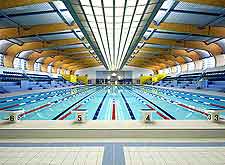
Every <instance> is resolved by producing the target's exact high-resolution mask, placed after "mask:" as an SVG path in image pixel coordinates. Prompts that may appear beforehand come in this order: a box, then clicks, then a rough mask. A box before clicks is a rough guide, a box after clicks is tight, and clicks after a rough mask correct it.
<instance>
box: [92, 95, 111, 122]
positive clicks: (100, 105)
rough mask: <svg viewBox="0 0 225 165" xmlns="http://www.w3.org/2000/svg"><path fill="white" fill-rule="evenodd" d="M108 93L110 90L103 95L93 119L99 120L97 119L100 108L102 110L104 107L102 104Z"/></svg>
mask: <svg viewBox="0 0 225 165" xmlns="http://www.w3.org/2000/svg"><path fill="white" fill-rule="evenodd" d="M107 95H108V92H106V93H105V95H104V96H103V98H102V101H101V102H100V104H99V106H98V108H97V110H96V111H95V114H94V116H93V119H92V120H97V119H98V115H99V112H100V110H101V108H102V104H103V103H104V101H105V98H106V96H107Z"/></svg>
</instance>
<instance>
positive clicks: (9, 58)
mask: <svg viewBox="0 0 225 165" xmlns="http://www.w3.org/2000/svg"><path fill="white" fill-rule="evenodd" d="M80 43H81V41H80V40H78V39H63V40H52V41H50V42H29V43H24V44H23V45H22V46H18V45H12V46H10V47H9V48H8V49H7V50H6V56H5V66H6V67H13V60H14V58H15V57H16V55H17V54H18V53H20V52H22V51H26V50H34V49H42V48H54V47H57V46H64V45H73V44H74V45H75V44H80Z"/></svg>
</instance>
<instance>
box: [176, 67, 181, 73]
mask: <svg viewBox="0 0 225 165" xmlns="http://www.w3.org/2000/svg"><path fill="white" fill-rule="evenodd" d="M176 73H177V74H180V73H181V66H180V65H177V66H176Z"/></svg>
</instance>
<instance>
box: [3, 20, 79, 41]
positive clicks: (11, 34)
mask: <svg viewBox="0 0 225 165" xmlns="http://www.w3.org/2000/svg"><path fill="white" fill-rule="evenodd" d="M78 28H79V27H78V26H77V25H76V24H75V25H71V26H68V25H67V24H65V23H55V24H47V25H34V26H31V27H30V28H28V29H24V28H22V27H18V28H5V29H0V34H1V35H0V40H4V39H9V38H20V37H29V36H36V35H40V34H48V33H53V32H60V31H64V30H73V29H78Z"/></svg>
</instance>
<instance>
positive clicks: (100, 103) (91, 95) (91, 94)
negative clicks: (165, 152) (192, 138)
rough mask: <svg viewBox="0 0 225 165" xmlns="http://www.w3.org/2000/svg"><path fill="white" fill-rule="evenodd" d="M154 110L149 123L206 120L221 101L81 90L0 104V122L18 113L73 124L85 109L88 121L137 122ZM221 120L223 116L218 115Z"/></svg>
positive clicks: (134, 90) (155, 91)
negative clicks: (208, 112)
mask: <svg viewBox="0 0 225 165" xmlns="http://www.w3.org/2000/svg"><path fill="white" fill-rule="evenodd" d="M146 108H151V109H155V110H156V111H155V113H153V120H207V113H206V112H205V110H207V109H224V108H225V98H223V97H220V96H208V95H203V94H196V93H189V92H180V91H176V90H168V89H162V88H159V87H153V86H131V85H130V86H82V87H74V88H67V89H61V90H55V91H49V92H42V93H33V94H26V95H20V96H14V97H8V98H2V99H1V100H0V119H1V120H4V119H6V118H7V117H8V114H9V113H8V112H9V111H11V110H16V109H22V110H24V111H25V112H24V114H22V115H20V119H21V120H73V119H74V118H75V115H76V114H75V113H72V110H77V109H86V110H87V119H88V120H141V119H142V114H141V111H140V110H141V109H146ZM221 117H222V118H225V113H222V116H221Z"/></svg>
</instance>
